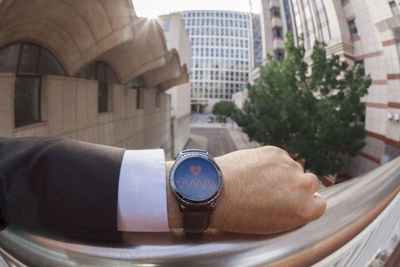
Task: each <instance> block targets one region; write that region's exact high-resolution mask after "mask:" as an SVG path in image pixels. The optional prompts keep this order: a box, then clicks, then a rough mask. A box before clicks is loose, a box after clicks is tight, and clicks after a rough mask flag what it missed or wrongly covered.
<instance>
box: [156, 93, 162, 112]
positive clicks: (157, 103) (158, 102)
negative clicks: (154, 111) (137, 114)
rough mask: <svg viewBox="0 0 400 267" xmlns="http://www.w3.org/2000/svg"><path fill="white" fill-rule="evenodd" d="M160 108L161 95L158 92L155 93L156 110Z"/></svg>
mask: <svg viewBox="0 0 400 267" xmlns="http://www.w3.org/2000/svg"><path fill="white" fill-rule="evenodd" d="M159 107H161V93H160V92H158V91H157V92H156V108H159Z"/></svg>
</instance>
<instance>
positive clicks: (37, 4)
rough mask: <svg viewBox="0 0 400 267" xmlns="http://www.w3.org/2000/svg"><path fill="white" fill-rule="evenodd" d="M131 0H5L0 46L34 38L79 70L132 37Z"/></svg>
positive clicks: (69, 71)
mask: <svg viewBox="0 0 400 267" xmlns="http://www.w3.org/2000/svg"><path fill="white" fill-rule="evenodd" d="M136 19H137V18H136V15H135V11H134V9H133V5H132V2H131V0H113V1H109V0H96V1H95V0H80V1H68V0H51V1H49V0H34V1H33V0H30V1H25V0H2V1H0V47H4V46H6V45H8V44H10V43H16V42H21V41H31V42H33V43H37V44H40V45H41V46H43V47H45V48H47V49H48V50H49V51H51V53H53V54H54V55H55V56H56V57H57V58H58V60H59V61H60V62H61V64H62V65H63V67H64V69H65V70H66V72H67V74H68V75H70V76H73V75H75V74H77V73H78V72H79V71H80V70H81V69H82V68H83V67H84V66H85V65H87V64H88V63H89V62H91V61H93V60H95V59H96V58H97V57H98V56H99V55H101V54H103V53H104V52H105V51H107V50H109V49H111V48H113V47H115V46H118V45H119V44H121V43H124V42H126V41H128V40H130V39H132V38H133V37H134V35H135V32H134V31H132V23H133V22H134V21H135V20H136Z"/></svg>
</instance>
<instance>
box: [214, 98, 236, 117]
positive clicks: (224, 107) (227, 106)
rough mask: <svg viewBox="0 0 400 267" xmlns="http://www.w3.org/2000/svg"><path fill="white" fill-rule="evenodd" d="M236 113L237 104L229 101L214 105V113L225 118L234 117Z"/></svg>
mask: <svg viewBox="0 0 400 267" xmlns="http://www.w3.org/2000/svg"><path fill="white" fill-rule="evenodd" d="M235 112H236V107H235V104H234V103H232V102H229V101H221V102H218V103H216V104H215V105H214V107H213V109H212V113H213V114H214V115H218V116H223V117H232V116H233V114H234V113H235Z"/></svg>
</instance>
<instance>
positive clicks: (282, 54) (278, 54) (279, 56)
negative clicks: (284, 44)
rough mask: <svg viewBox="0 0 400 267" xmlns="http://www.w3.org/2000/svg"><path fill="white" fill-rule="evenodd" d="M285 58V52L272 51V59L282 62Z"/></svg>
mask: <svg viewBox="0 0 400 267" xmlns="http://www.w3.org/2000/svg"><path fill="white" fill-rule="evenodd" d="M284 57H285V52H284V51H283V50H275V51H274V59H275V60H282V59H283V58H284Z"/></svg>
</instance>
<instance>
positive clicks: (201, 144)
mask: <svg viewBox="0 0 400 267" xmlns="http://www.w3.org/2000/svg"><path fill="white" fill-rule="evenodd" d="M190 148H195V149H201V150H208V140H207V138H205V137H203V136H200V135H194V134H191V135H190V137H189V141H188V142H187V143H186V145H185V149H190Z"/></svg>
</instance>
